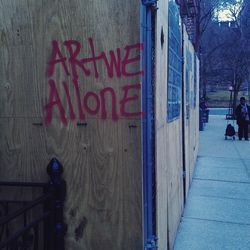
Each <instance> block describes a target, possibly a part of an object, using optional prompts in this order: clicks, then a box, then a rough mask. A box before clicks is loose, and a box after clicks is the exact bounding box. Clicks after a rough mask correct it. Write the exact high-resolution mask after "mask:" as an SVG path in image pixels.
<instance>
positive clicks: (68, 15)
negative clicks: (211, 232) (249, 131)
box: [0, 0, 199, 250]
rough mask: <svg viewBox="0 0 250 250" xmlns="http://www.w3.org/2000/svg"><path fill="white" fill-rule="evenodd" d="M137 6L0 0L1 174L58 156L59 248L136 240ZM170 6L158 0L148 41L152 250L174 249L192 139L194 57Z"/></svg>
mask: <svg viewBox="0 0 250 250" xmlns="http://www.w3.org/2000/svg"><path fill="white" fill-rule="evenodd" d="M141 3H142V2H141V1H139V0H137V1H134V0H126V1H121V0H119V1H117V0H109V1H102V0H92V1H90V0H86V1H80V0H71V1H69V0H61V1H58V0H55V1H51V0H43V1H36V0H29V1H27V0H12V1H9V0H2V1H0V131H1V132H0V181H2V180H9V181H35V182H38V181H46V180H47V175H46V172H45V169H46V166H47V164H48V162H49V161H50V159H51V158H52V157H56V158H58V159H59V160H60V162H61V163H62V165H63V166H64V178H65V180H66V182H67V199H66V204H65V214H64V216H65V219H66V223H67V224H68V231H67V234H66V249H67V250H77V249H79V250H80V249H84V250H85V249H86V250H99V249H102V250H112V249H113V250H118V249H119V250H122V249H124V250H138V249H143V247H144V246H143V237H144V235H143V226H144V225H143V219H144V218H143V216H144V211H143V188H142V187H143V185H142V184H143V171H142V166H143V163H142V152H143V148H142V147H143V144H142V134H143V132H144V131H142V125H141V124H142V119H143V118H144V113H143V110H142V104H141V103H142V100H143V98H147V97H146V96H141V92H142V83H141V82H142V78H143V75H144V72H143V69H142V68H141V65H142V54H143V52H144V49H145V48H144V44H143V42H142V41H141V40H140V39H141V37H140V33H141V32H142V29H146V27H142V25H143V24H141V23H140V18H141V16H140V15H141V13H140V10H141V9H140V8H141V7H142V6H141ZM174 4H175V0H159V1H157V5H158V9H157V11H156V12H155V14H154V17H155V18H156V19H155V20H154V21H155V24H156V25H155V26H154V27H153V28H155V30H154V34H155V37H153V39H152V41H155V44H154V47H155V54H154V60H155V62H154V63H155V64H154V63H153V64H154V69H153V74H154V76H155V78H154V82H153V87H154V91H155V92H154V97H153V98H152V100H154V103H153V106H154V114H153V115H152V119H153V118H154V119H155V120H154V122H155V131H153V132H154V133H152V134H153V135H152V136H155V149H153V150H154V152H153V153H155V170H156V177H155V181H156V218H155V219H156V230H157V232H156V233H157V235H156V236H157V238H158V249H160V250H163V249H164V250H165V249H171V248H172V247H173V244H174V239H175V236H176V232H177V229H178V225H179V222H180V219H181V215H182V212H183V207H184V198H185V197H186V196H187V194H188V189H189V186H190V183H191V179H192V175H193V171H194V165H195V161H196V156H197V152H198V140H199V134H198V133H199V132H198V129H199V128H198V125H199V124H198V115H199V107H198V93H199V89H198V88H199V87H198V86H199V82H198V81H199V60H198V59H197V56H196V55H195V52H194V49H193V46H192V44H191V42H190V41H189V40H188V36H187V33H186V31H185V27H184V26H183V27H182V28H181V27H180V30H177V32H180V34H179V35H178V34H176V33H175V30H174V29H175V28H174V27H175V26H174V25H177V26H178V25H179V24H180V22H176V23H175V24H174V23H171V25H173V26H171V25H170V26H171V27H170V26H169V24H170V20H171V22H172V21H173V20H172V19H169V15H170V14H169V13H170V12H169V7H170V5H174ZM172 14H173V13H172ZM173 16H174V15H173ZM175 21H176V20H175ZM169 27H170V28H171V29H169ZM182 31H183V32H182ZM171 32H172V33H171ZM171 36H172V38H173V37H174V36H177V38H179V39H180V43H179V44H178V48H177V52H178V53H179V52H180V54H179V55H178V56H177V57H173V53H172V54H171V50H170V49H169V48H170V47H171V46H170V45H171V44H172V45H173V41H174V40H171ZM179 36H180V37H179ZM175 38H176V37H175ZM182 40H183V41H184V42H183V43H182ZM182 48H183V50H182ZM171 49H172V50H174V49H176V48H174V47H172V48H171ZM172 52H173V51H172ZM182 52H183V54H181V53H182ZM173 58H174V60H173ZM182 58H183V59H184V62H183V63H184V64H183V68H182ZM175 60H177V65H174V66H173V67H172V71H170V70H169V69H170V68H171V67H169V65H170V62H171V63H172V62H173V61H175ZM180 64H181V66H180ZM170 66H171V65H170ZM173 72H174V74H172V73H173ZM182 80H183V81H182ZM176 81H178V84H176ZM149 84H151V83H149ZM182 91H184V92H183V94H184V95H182ZM150 136H151V135H150ZM153 158H154V157H153ZM184 170H186V179H185V180H184V178H183V176H184ZM0 192H1V190H0ZM30 195H31V196H33V195H34V194H33V193H32V192H31V194H30ZM20 196H22V194H21V195H20Z"/></svg>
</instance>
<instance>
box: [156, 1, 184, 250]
mask: <svg viewBox="0 0 250 250" xmlns="http://www.w3.org/2000/svg"><path fill="white" fill-rule="evenodd" d="M168 3H169V1H159V2H158V7H159V8H158V11H157V21H156V23H157V33H156V41H157V43H156V46H157V47H156V51H157V55H156V59H157V60H156V89H155V102H156V104H155V105H156V129H157V130H156V169H157V237H158V247H159V249H168V248H170V249H171V248H172V247H173V243H174V239H175V235H176V231H177V228H178V225H179V221H180V217H181V213H182V209H183V183H182V171H183V169H182V167H183V165H182V132H181V131H182V130H181V129H182V125H181V124H182V114H180V116H179V117H178V118H177V119H175V120H174V121H172V122H167V94H168V93H167V82H168V75H167V72H168ZM162 32H163V36H164V43H163V44H161V36H162V35H161V34H162Z"/></svg>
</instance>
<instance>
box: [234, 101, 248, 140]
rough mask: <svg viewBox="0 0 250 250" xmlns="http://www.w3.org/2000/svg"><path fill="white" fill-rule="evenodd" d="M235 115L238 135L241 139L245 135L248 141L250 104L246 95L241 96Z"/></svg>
mask: <svg viewBox="0 0 250 250" xmlns="http://www.w3.org/2000/svg"><path fill="white" fill-rule="evenodd" d="M235 115H236V119H237V124H238V136H239V140H240V141H241V140H242V138H243V136H244V138H245V140H246V141H248V140H249V139H248V124H249V122H250V106H249V105H248V104H246V99H245V97H241V98H240V104H239V105H238V106H237V107H236V110H235Z"/></svg>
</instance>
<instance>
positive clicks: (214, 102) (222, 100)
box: [207, 90, 250, 108]
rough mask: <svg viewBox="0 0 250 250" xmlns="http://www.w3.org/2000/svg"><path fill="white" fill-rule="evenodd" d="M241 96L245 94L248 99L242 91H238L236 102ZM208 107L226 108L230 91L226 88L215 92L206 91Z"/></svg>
mask: <svg viewBox="0 0 250 250" xmlns="http://www.w3.org/2000/svg"><path fill="white" fill-rule="evenodd" d="M241 96H245V97H246V99H247V100H248V99H249V97H248V96H247V93H246V92H244V91H240V92H239V95H238V103H239V99H240V97H241ZM207 97H208V101H207V103H208V107H211V108H227V107H228V106H229V100H230V92H229V91H226V90H218V91H216V92H208V93H207ZM248 103H250V102H248Z"/></svg>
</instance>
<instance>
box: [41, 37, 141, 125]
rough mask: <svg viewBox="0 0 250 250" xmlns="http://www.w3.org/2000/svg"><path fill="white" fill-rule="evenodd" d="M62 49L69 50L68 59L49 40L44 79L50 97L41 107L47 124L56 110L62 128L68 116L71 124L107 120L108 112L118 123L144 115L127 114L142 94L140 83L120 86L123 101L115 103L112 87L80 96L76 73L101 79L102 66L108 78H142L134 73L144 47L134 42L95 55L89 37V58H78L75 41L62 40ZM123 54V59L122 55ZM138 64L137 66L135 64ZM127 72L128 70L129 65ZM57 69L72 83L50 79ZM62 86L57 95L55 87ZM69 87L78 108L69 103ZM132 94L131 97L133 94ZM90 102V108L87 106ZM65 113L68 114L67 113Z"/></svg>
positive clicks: (139, 71) (78, 51)
mask: <svg viewBox="0 0 250 250" xmlns="http://www.w3.org/2000/svg"><path fill="white" fill-rule="evenodd" d="M62 44H63V46H64V47H65V48H66V49H67V51H68V55H69V56H68V57H67V56H66V55H64V54H63V52H62V48H60V46H59V43H58V41H55V40H54V41H52V53H51V56H50V59H49V62H48V67H47V77H48V86H49V98H48V103H47V104H46V105H45V106H44V111H45V123H46V124H47V125H48V124H50V123H51V122H52V118H53V112H54V110H57V111H58V113H59V116H60V120H61V122H62V123H63V124H64V125H67V123H68V121H67V117H69V120H71V121H74V120H76V119H79V120H85V119H86V115H91V116H99V117H100V118H101V119H104V120H105V119H107V117H108V113H110V116H111V118H112V120H113V121H117V120H118V119H119V118H121V117H124V118H129V117H143V115H144V114H143V112H142V111H140V110H138V111H134V112H129V111H127V109H128V107H129V106H130V105H136V104H137V106H138V107H140V105H138V104H139V103H138V102H139V94H140V91H141V84H140V83H135V84H126V85H125V86H122V87H121V91H122V94H123V96H122V98H121V99H120V100H118V98H117V94H116V92H115V90H114V89H113V88H112V87H106V88H103V89H101V90H100V91H99V92H97V93H96V92H93V91H88V92H86V93H81V91H80V88H79V80H78V78H79V72H80V73H81V74H82V75H83V76H84V77H89V76H94V77H95V78H98V77H100V68H99V67H102V68H103V66H104V68H105V69H106V74H107V76H108V77H109V78H114V77H117V78H121V77H126V78H128V77H133V76H142V75H143V74H144V72H143V71H142V70H137V69H138V68H139V63H140V60H141V55H140V52H141V51H142V50H143V44H141V43H136V44H131V45H126V46H125V47H124V48H123V49H121V48H116V49H115V50H110V51H109V52H108V53H105V52H104V51H102V52H100V53H98V52H97V51H96V49H95V47H94V42H93V39H92V38H88V43H87V45H88V46H89V51H90V55H88V56H87V57H81V56H80V54H81V48H82V45H81V43H80V42H78V41H76V40H67V41H64V42H63V43H62ZM122 55H123V56H122ZM136 64H137V65H136ZM129 65H130V66H133V67H130V69H135V70H134V71H133V70H130V71H129V70H128V66H129ZM56 67H61V69H62V70H63V72H64V74H65V76H66V77H67V78H69V77H70V78H72V83H70V82H69V80H67V81H66V80H65V81H62V82H61V83H58V82H56V81H55V80H54V79H53V76H54V73H55V69H56ZM57 84H61V85H62V86H63V90H64V92H63V95H64V96H60V95H59V92H58V85H57ZM69 84H72V85H73V87H74V98H75V99H76V104H77V107H74V106H73V104H72V96H71V95H70V92H69ZM132 93H133V94H132ZM63 97H64V99H65V100H66V103H65V102H64V103H63V102H62V98H63ZM90 100H91V103H92V106H91V105H90ZM108 100H111V102H110V104H111V105H109V106H110V107H111V110H108V108H107V107H108V105H107V104H108ZM66 110H67V112H68V114H66Z"/></svg>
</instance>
